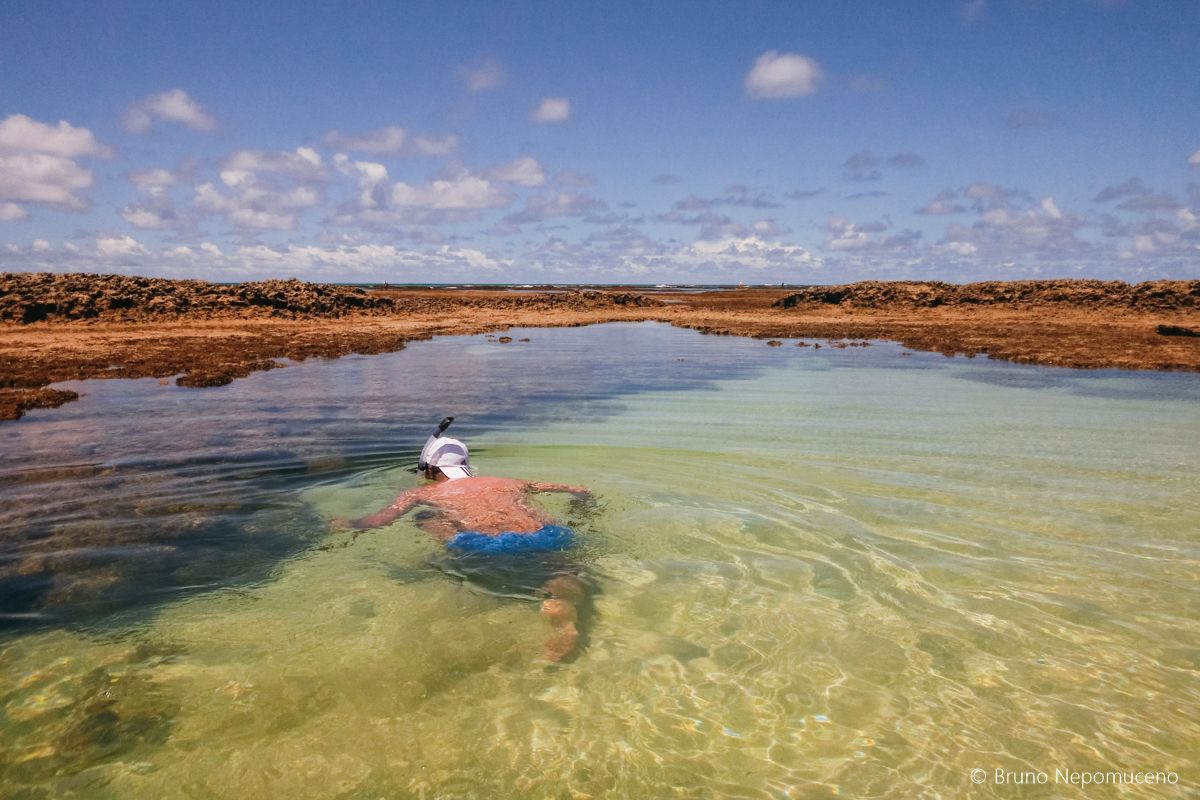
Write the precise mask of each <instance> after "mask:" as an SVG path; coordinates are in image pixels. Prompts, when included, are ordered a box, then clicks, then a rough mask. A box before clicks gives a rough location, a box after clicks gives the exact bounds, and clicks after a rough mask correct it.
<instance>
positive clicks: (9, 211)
mask: <svg viewBox="0 0 1200 800" xmlns="http://www.w3.org/2000/svg"><path fill="white" fill-rule="evenodd" d="M28 216H29V212H28V211H26V210H25V209H24V208H23V207H21V206H19V205H17V204H16V203H9V202H0V222H12V221H13V220H18V219H26V218H27V217H28Z"/></svg>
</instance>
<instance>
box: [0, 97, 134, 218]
mask: <svg viewBox="0 0 1200 800" xmlns="http://www.w3.org/2000/svg"><path fill="white" fill-rule="evenodd" d="M112 154H113V153H112V149H111V148H110V147H108V146H106V145H103V144H101V143H100V142H97V141H96V137H95V136H94V135H93V134H92V132H91V131H89V130H88V129H87V128H76V127H75V126H73V125H71V124H70V123H68V122H64V121H60V122H59V123H58V124H57V125H51V124H48V123H45V122H38V121H37V120H34V119H31V118H29V117H27V116H25V115H24V114H12V115H10V116H8V117H5V118H4V120H3V121H0V220H15V219H24V218H25V217H27V216H29V212H28V210H26V209H25V208H24V207H23V206H22V205H21V203H39V204H43V205H48V206H52V207H54V208H59V209H68V210H73V211H79V210H82V209H83V208H85V207H86V203H85V202H84V199H83V197H82V196H81V195H80V192H81V191H82V190H83V189H87V188H89V187H90V186H91V185H92V173H91V171H90V170H87V169H85V168H84V167H81V166H80V165H79V164H77V163H76V162H75V160H74V159H76V158H81V157H84V156H97V157H100V158H109V157H111V156H112Z"/></svg>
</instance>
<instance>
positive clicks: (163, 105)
mask: <svg viewBox="0 0 1200 800" xmlns="http://www.w3.org/2000/svg"><path fill="white" fill-rule="evenodd" d="M155 120H165V121H167V122H178V123H179V124H181V125H186V126H187V127H189V128H191V129H192V130H196V131H210V130H212V129H213V128H215V127H217V121H216V120H215V119H213V118H212V117H211V116H210V115H208V114H207V113H205V111H204V110H203V109H202V108H201V107H200V105H199V104H198V103H197V102H196V101H195V100H193V99H192V98H191V97H189V96H188V93H187V92H185V91H184V90H183V89H171V90H170V91H166V92H161V93H159V94H152V95H149V96H148V97H144V98H142V99H141V100H139V101H138V102H136V103H134V104H133V105H132V106H130V107H129V110H128V111H126V112H125V117H124V119H123V120H122V124H123V125H124V126H125V130H127V131H129V132H130V133H145V132H146V131H148V130H150V127H151V126H152V125H153V124H154V121H155Z"/></svg>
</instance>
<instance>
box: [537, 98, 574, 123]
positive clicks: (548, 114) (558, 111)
mask: <svg viewBox="0 0 1200 800" xmlns="http://www.w3.org/2000/svg"><path fill="white" fill-rule="evenodd" d="M570 116H571V101H570V100H568V99H567V98H565V97H546V98H543V99H542V102H541V103H539V104H538V107H537V108H536V109H534V111H533V121H534V122H545V123H556V122H566V121H567V120H568V119H569V118H570Z"/></svg>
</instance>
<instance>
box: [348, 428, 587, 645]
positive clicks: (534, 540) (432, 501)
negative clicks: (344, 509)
mask: <svg viewBox="0 0 1200 800" xmlns="http://www.w3.org/2000/svg"><path fill="white" fill-rule="evenodd" d="M451 420H453V417H447V418H446V419H445V420H443V422H442V425H441V426H439V427H438V430H437V432H436V433H435V434H434V435H433V436H431V437H430V438H429V441H427V442H426V444H425V448H424V449H423V450H422V452H421V458H420V462H419V464H418V469H419V470H420V471H421V473H422V474H423V475H424V477H425V478H426V480H427V481H428V482H427V483H425V484H423V485H421V486H417V487H415V488H412V489H409V490H407V491H405V492H402V493H401V494H400V495H399V496H398V497H396V499H395V500H394V501H392V503H391V504H390V505H388V506H387V507H386V508H383V509H381V510H379V511H377V512H375V513H373V514H368V515H366V516H364V517H359V518H358V519H355V520H345V519H335V520H332V523H331V524H332V525H333V526H334V527H335V528H338V529H354V530H366V529H370V528H378V527H381V526H383V525H387V524H389V523H391V522H393V521H395V520H397V519H399V518H400V517H401V516H403V515H404V514H406V513H407V512H408V511H410V510H412V509H414V508H417V507H419V506H421V507H424V508H425V509H426V510H425V511H424V512H422V513H418V515H417V518H416V521H417V524H418V525H419V526H420V527H421V528H422V529H423V530H424V531H426V532H427V533H429V534H431V535H432V536H434V537H436V538H437V539H438V540H439V541H441V542H443V543H444V544H445V545H446V548H447V552H448V559H447V560H446V561H445V563H440V564H439V565H438V566H439V568H443V569H444V570H445V571H447V572H450V573H451V574H454V575H456V576H459V577H463V578H467V579H470V580H474V581H477V582H481V583H483V584H484V585H489V584H491V585H496V584H501V585H504V586H506V588H507V587H512V588H518V589H519V588H522V587H524V588H528V589H533V590H534V591H536V592H537V593H538V594H539V595H540V596H541V597H542V600H541V610H542V614H543V615H544V616H545V617H546V619H547V620H548V621H549V622H550V624H551V626H552V627H553V629H554V633H553V634H552V635H551V636H550V638H549V639H548V640H547V641H546V645H545V650H544V653H545V656H546V658H548V659H550V660H552V661H561V660H562V659H564V658H566V657H567V656H569V655H571V654H572V653H573V652H574V651H575V649H576V647H577V645H578V643H579V638H580V632H579V615H580V607H581V605H583V604H584V603H585V602H586V601H587V600H588V598H589V597H590V594H591V592H590V591H589V586H588V584H587V582H586V581H585V580H584V579H583V578H582V577H581V576H580V575H579V568H578V566H577V565H575V564H573V563H572V562H571V561H570V559H568V558H566V557H564V556H563V553H564V552H565V551H567V550H568V549H570V547H571V546H572V545H573V544H574V534H573V533H572V531H571V530H570V529H569V528H566V527H564V526H562V525H558V524H555V522H554V520H553V519H552V518H551V517H549V516H548V515H547V514H546V513H545V512H544V511H542V510H541V509H539V508H537V507H536V506H535V505H533V504H530V503H529V502H527V499H528V497H529V496H530V495H531V494H536V493H541V492H565V493H569V494H572V495H575V496H576V497H577V498H581V499H582V498H586V497H588V496H589V495H590V494H591V493H590V492H589V490H588V489H586V488H584V487H582V486H566V485H563V484H558V483H540V482H532V481H523V480H518V479H516V478H499V477H490V476H482V475H476V474H475V472H474V470H473V469H472V468H471V464H470V454H469V452H468V450H467V446H466V445H465V444H463V443H462V442H460V441H459V440H457V439H452V438H450V437H448V436H445V435H443V434H444V433H445V429H446V427H448V426H449V421H451Z"/></svg>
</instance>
